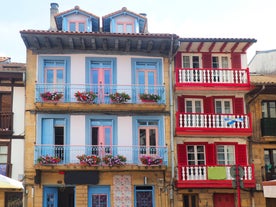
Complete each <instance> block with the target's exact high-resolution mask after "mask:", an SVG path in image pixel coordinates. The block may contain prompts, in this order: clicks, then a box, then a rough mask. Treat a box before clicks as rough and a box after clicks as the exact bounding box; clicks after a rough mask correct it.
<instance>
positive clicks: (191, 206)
mask: <svg viewBox="0 0 276 207" xmlns="http://www.w3.org/2000/svg"><path fill="white" fill-rule="evenodd" d="M183 207H198V195H197V194H184V195H183Z"/></svg>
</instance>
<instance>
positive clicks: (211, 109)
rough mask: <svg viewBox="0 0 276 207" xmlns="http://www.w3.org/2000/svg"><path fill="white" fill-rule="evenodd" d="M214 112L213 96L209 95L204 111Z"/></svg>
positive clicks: (205, 101) (205, 100)
mask: <svg viewBox="0 0 276 207" xmlns="http://www.w3.org/2000/svg"><path fill="white" fill-rule="evenodd" d="M213 112H214V104H213V97H207V98H205V99H204V113H213Z"/></svg>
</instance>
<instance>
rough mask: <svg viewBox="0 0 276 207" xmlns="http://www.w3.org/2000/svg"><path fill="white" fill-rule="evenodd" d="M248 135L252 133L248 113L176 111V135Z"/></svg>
mask: <svg viewBox="0 0 276 207" xmlns="http://www.w3.org/2000/svg"><path fill="white" fill-rule="evenodd" d="M206 133H210V135H223V136H227V135H230V136H236V135H244V136H249V135H251V133H252V125H251V115H250V114H238V115H237V114H207V113H205V114H202V113H200V114H199V113H180V112H177V113H176V134H177V135H206Z"/></svg>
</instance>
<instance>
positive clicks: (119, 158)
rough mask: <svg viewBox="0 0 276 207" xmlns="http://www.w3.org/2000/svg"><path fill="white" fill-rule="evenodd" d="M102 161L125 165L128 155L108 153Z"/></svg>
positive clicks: (112, 164)
mask: <svg viewBox="0 0 276 207" xmlns="http://www.w3.org/2000/svg"><path fill="white" fill-rule="evenodd" d="M102 161H103V163H104V164H106V165H108V166H123V165H125V164H126V157H125V156H123V155H116V156H113V155H106V156H104V157H103V159H102Z"/></svg>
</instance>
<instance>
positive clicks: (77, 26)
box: [69, 22, 86, 32]
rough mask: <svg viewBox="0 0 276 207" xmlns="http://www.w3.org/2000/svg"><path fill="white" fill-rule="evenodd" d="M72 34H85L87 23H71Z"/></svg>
mask: <svg viewBox="0 0 276 207" xmlns="http://www.w3.org/2000/svg"><path fill="white" fill-rule="evenodd" d="M69 31H70V32H85V31H86V30H85V22H69Z"/></svg>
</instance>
